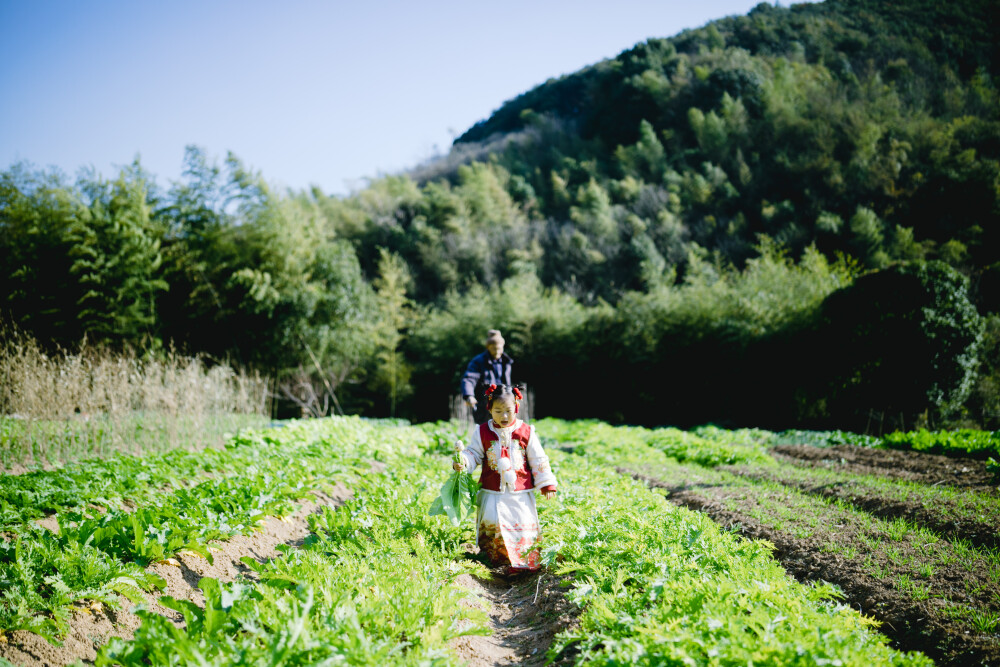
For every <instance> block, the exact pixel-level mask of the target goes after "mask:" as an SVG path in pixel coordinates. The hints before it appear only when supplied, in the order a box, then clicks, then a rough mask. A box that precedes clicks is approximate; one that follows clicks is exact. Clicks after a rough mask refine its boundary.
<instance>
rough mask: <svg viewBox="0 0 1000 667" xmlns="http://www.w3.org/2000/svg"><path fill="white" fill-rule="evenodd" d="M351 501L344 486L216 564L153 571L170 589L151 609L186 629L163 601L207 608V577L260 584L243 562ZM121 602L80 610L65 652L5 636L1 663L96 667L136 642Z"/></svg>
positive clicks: (190, 561)
mask: <svg viewBox="0 0 1000 667" xmlns="http://www.w3.org/2000/svg"><path fill="white" fill-rule="evenodd" d="M350 497H351V492H350V491H349V490H348V489H347V488H345V487H344V486H343V485H337V486H336V487H335V488H334V490H333V492H332V493H331V494H330V495H326V494H316V495H315V500H314V501H307V502H305V503H303V504H302V506H301V507H300V508H299V509H298V510H297V511H296V512H295V513H294V514H293V515H291V516H290V517H288V518H287V519H285V520H281V519H277V518H275V517H268V518H267V520H266V521H265V522H264V524H263V526H262V530H261V531H259V532H255V533H252V534H250V535H237V536H236V537H233V538H232V539H230V540H227V541H225V542H222V543H220V544H217V545H213V547H212V552H213V562H212V563H209V562H208V561H207V560H206V559H204V558H202V557H201V556H198V555H197V554H193V553H186V554H179V555H178V556H177V558H175V559H170V560H169V561H164V562H161V563H157V564H154V565H151V566H149V568H147V569H148V570H149V571H152V572H155V573H156V574H158V575H160V576H161V577H163V578H164V579H165V580H166V582H167V586H166V588H165V589H164V590H162V591H154V592H153V593H151V594H147V595H146V596H145V597H146V606H147V608H148V609H149V610H150V611H153V612H155V613H157V614H160V615H162V616H165V617H167V618H169V619H171V620H172V621H174V622H175V623H177V624H178V625H180V624H181V623H182V618H181V616H180V614H178V613H177V612H175V611H172V610H169V609H167V608H166V607H163V606H161V605H160V604H158V603H157V600H158V599H159V597H160V596H161V595H170V596H172V597H174V598H176V599H178V600H191V601H192V602H194V603H196V604H198V605H203V604H204V598H203V596H202V593H201V590H200V589H198V581H199V580H200V579H201V578H202V577H212V578H214V579H218V580H219V581H220V582H230V581H233V580H235V579H236V576H237V575H238V574H243V575H244V576H246V577H247V578H250V579H252V578H255V577H256V575H255V573H254V572H253V571H252V570H250V569H249V568H248V567H247V566H246V565H244V564H243V563H242V562H241V561H240V558H242V557H243V556H248V557H250V558H253V559H255V560H258V561H261V562H263V561H265V560H267V559H270V558H275V557H277V556H278V555H279V552H278V551H277V549H276V547H277V546H278V545H282V544H287V545H292V546H294V545H297V544H301V542H302V540H303V539H304V538H305V537H306V536H307V535H308V534H309V525H308V521H307V519H308V517H309V515H310V514H313V513H315V512H317V511H320V510H321V509H322V508H323V507H324V506H337V505H339V504H341V503H343V502H344V501H345V500H347V499H348V498H350ZM120 600H121V604H120V607H119V608H118V609H117V610H115V609H109V608H106V607H104V606H103V605H100V604H99V603H95V604H94V605H92V606H88V607H83V606H81V607H80V608H78V609H76V610H75V611H74V613H73V618H72V620H71V621H70V632H69V635H68V636H67V637H66V638H65V640H64V641H63V645H62V646H53V645H52V644H50V643H49V642H47V641H46V640H45V639H43V638H42V637H39V636H38V635H36V634H33V633H30V632H24V631H16V632H12V633H10V634H7V635H4V636H3V640H0V657H3V658H5V659H7V660H9V661H10V662H12V663H13V664H15V665H19V666H21V665H23V666H25V667H29V666H30V667H58V666H61V665H67V664H70V663H72V662H75V661H76V660H82V661H83V662H84V663H85V664H91V663H92V662H93V661H94V659H95V658H96V657H97V650H98V649H99V648H100V647H101V646H103V645H104V644H106V643H107V642H108V640H109V639H110V638H111V637H121V638H123V639H126V640H128V639H131V638H132V636H133V635H134V633H135V631H136V630H137V629H138V627H139V622H140V620H139V617H138V616H136V615H135V614H133V613H132V612H131V609H132V608H133V607H134V606H135V605H134V604H133V603H132V602H131V601H129V600H127V599H125V598H120Z"/></svg>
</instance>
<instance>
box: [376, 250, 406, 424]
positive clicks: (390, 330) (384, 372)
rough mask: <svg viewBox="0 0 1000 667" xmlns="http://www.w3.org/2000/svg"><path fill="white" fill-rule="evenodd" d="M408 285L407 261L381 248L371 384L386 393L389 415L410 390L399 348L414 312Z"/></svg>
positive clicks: (391, 415)
mask: <svg viewBox="0 0 1000 667" xmlns="http://www.w3.org/2000/svg"><path fill="white" fill-rule="evenodd" d="M409 285H410V272H409V270H408V268H407V266H406V263H405V262H404V261H403V260H402V259H401V258H400V257H399V256H398V255H395V254H393V253H391V252H389V251H388V250H386V249H385V248H380V249H379V263H378V277H377V278H376V279H375V284H374V287H375V303H376V307H377V312H378V321H377V323H376V325H375V329H374V336H375V346H376V353H375V358H376V365H375V372H374V374H373V377H372V380H371V383H370V384H371V386H372V388H374V389H376V390H382V391H385V392H386V393H387V394H388V398H389V416H390V417H395V416H396V406H397V404H398V402H399V401H400V400H401V399H403V398H405V397H406V396H408V395H409V394H410V393H411V392H412V387H411V386H410V384H409V381H410V375H411V373H412V369H411V367H410V365H409V364H408V363H407V362H406V358H405V357H404V355H403V353H402V351H401V349H400V347H401V345H402V342H403V339H404V332H405V331H406V329H408V328H409V326H410V325H411V323H412V320H413V314H414V313H413V307H412V303H411V301H410V300H409V299H408V298H407V296H406V292H407V290H408V289H409Z"/></svg>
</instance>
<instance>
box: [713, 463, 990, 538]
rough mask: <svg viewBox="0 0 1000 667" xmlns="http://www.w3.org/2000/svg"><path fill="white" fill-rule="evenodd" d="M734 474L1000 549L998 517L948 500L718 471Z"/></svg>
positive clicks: (774, 474) (758, 472)
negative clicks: (970, 511) (891, 494)
mask: <svg viewBox="0 0 1000 667" xmlns="http://www.w3.org/2000/svg"><path fill="white" fill-rule="evenodd" d="M720 469H721V470H725V471H726V472H731V473H733V474H734V475H739V476H741V477H747V478H749V479H755V480H766V481H770V482H776V483H778V484H782V485H784V486H788V487H794V488H796V489H798V490H800V491H804V492H805V493H808V494H811V495H815V496H819V497H821V498H830V499H836V500H842V501H844V502H846V503H848V504H850V505H852V506H854V507H856V508H858V509H859V510H863V511H865V512H868V513H869V514H871V515H872V516H877V517H879V518H881V519H890V520H891V519H906V520H907V521H910V522H912V523H914V524H916V525H918V526H923V527H924V528H927V529H929V530H932V531H934V532H935V533H937V534H939V535H941V536H942V537H946V538H947V539H950V540H959V539H961V540H968V541H969V543H970V544H973V545H974V546H977V547H983V548H988V549H990V548H992V549H1000V533H998V532H997V526H998V525H1000V516H997V515H996V514H994V513H990V514H982V515H970V513H969V512H968V511H963V510H962V509H961V508H960V507H959V506H958V503H957V502H956V501H955V500H953V499H949V498H936V499H935V500H934V502H933V503H927V502H921V501H918V500H908V499H899V498H893V497H890V496H889V494H888V493H880V492H878V491H876V490H873V489H871V488H866V487H863V486H861V485H860V484H857V483H855V482H852V481H851V480H850V479H842V480H838V481H826V480H801V479H793V478H791V477H790V476H787V475H785V476H782V474H781V472H780V471H772V470H769V469H765V468H762V467H754V466H723V467H721V468H720Z"/></svg>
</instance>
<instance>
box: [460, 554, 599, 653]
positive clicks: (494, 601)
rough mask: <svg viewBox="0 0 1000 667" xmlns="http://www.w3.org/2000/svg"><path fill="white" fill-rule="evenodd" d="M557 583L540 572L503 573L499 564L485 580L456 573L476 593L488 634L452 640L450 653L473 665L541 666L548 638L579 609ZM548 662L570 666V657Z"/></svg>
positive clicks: (461, 582) (549, 644) (576, 615)
mask: <svg viewBox="0 0 1000 667" xmlns="http://www.w3.org/2000/svg"><path fill="white" fill-rule="evenodd" d="M470 546H471V545H470ZM561 581H562V578H559V577H556V576H554V575H552V574H549V573H547V572H545V571H541V572H532V573H522V574H516V575H506V574H504V573H503V569H502V568H498V569H496V570H492V571H491V572H490V575H489V577H484V578H480V577H475V576H472V575H470V574H463V575H460V576H459V577H458V579H457V580H456V583H457V584H458V585H459V586H460V587H462V588H465V589H466V590H468V591H469V592H471V593H473V594H474V595H475V596H476V598H477V599H478V601H479V603H480V605H481V608H482V609H483V611H485V612H486V613H487V615H488V616H489V621H490V628H491V630H492V632H491V634H489V635H470V636H466V637H459V638H457V639H455V640H454V641H452V648H453V649H454V650H455V653H456V654H457V655H458V657H459V658H460V659H461V660H462V661H463V662H464V663H465V664H467V665H470V666H472V667H499V666H500V665H526V666H528V667H541V665H544V664H546V654H547V653H548V650H549V647H550V646H552V640H553V638H554V637H555V636H556V635H557V634H558V633H560V632H562V631H563V630H565V629H567V628H568V627H570V626H571V625H572V624H573V623H574V622H575V621H576V618H577V617H578V616H579V613H580V609H579V608H578V607H577V606H576V605H574V604H572V603H571V602H569V601H568V600H567V599H566V597H565V596H564V595H563V591H562V588H561V587H560V583H561ZM551 664H554V665H564V664H572V658H571V657H570V656H565V655H561V656H558V657H557V658H556V660H555V661H554V662H553V663H551Z"/></svg>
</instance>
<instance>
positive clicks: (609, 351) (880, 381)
mask: <svg viewBox="0 0 1000 667" xmlns="http://www.w3.org/2000/svg"><path fill="white" fill-rule="evenodd" d="M997 25H998V9H997V5H996V3H993V2H988V1H986V0H963V1H962V2H954V3H937V2H930V1H929V0H926V1H916V2H908V3H905V4H900V3H888V2H885V3H882V2H872V1H867V0H851V1H842V2H830V1H828V2H824V3H814V4H806V5H794V6H792V7H790V8H784V7H775V6H771V5H769V4H761V5H759V6H758V7H756V8H755V9H754V10H753V11H751V12H750V13H749V14H748V15H747V16H740V17H730V18H725V19H720V20H718V21H714V22H712V23H710V24H708V25H706V26H704V27H703V28H700V29H697V30H690V31H685V32H683V33H681V34H680V35H677V36H674V37H671V38H665V39H651V40H649V41H647V42H643V43H640V44H637V45H636V46H635V47H633V48H631V49H629V50H627V51H625V52H623V53H621V54H620V55H618V56H617V57H615V58H611V59H608V60H605V61H602V62H600V63H596V64H594V65H592V66H590V67H587V68H585V69H583V70H581V71H579V72H576V73H574V74H570V75H568V76H564V77H561V78H559V79H554V80H551V81H548V82H546V83H544V84H542V85H540V86H538V87H536V88H535V89H533V90H530V91H527V92H525V93H524V94H523V95H521V96H519V97H517V98H516V99H514V100H511V101H510V102H508V103H507V104H505V105H503V106H502V107H501V108H500V109H498V110H497V111H496V112H495V113H494V114H493V115H492V116H491V117H490V118H488V119H485V120H483V121H482V122H480V123H478V124H476V125H475V126H473V127H472V128H470V129H469V130H468V131H467V132H466V133H465V134H464V135H462V136H461V137H459V138H458V140H457V141H456V143H455V145H454V147H453V148H452V150H451V152H450V153H449V154H448V155H447V156H443V157H442V158H440V159H438V160H435V161H432V162H430V163H427V164H424V165H421V166H419V167H417V168H415V169H414V170H413V171H412V172H410V173H409V174H406V175H396V176H391V177H387V178H383V179H379V180H377V181H374V182H372V183H370V184H369V186H368V187H366V188H365V189H363V190H361V191H359V192H356V193H354V194H352V195H351V196H348V197H343V198H338V197H331V196H328V195H326V194H324V193H323V192H321V191H320V190H319V189H315V188H314V189H313V190H312V191H310V192H284V193H282V192H275V191H274V190H272V189H271V188H269V187H268V186H267V183H266V181H265V180H264V178H263V177H262V176H261V175H260V174H256V173H253V172H252V171H250V170H248V169H247V168H246V167H245V166H244V165H243V164H242V163H241V162H240V160H239V159H238V158H237V157H235V156H233V155H230V156H228V157H227V159H226V161H225V163H224V165H222V166H219V165H218V164H216V163H215V162H214V161H213V159H212V158H211V157H210V156H207V155H206V154H205V153H204V151H202V150H200V149H198V148H196V147H190V148H189V149H188V151H187V153H186V156H185V163H184V164H185V172H184V176H183V177H182V178H181V179H180V181H178V182H175V183H171V184H170V185H169V187H167V188H161V187H158V186H157V185H156V184H155V181H154V180H153V178H152V176H151V175H150V174H148V173H146V172H144V171H143V169H142V167H141V165H140V164H138V163H136V164H133V165H131V166H129V167H127V168H125V169H123V170H122V171H121V173H120V174H119V175H118V176H117V177H116V178H115V179H113V180H110V181H109V180H105V179H104V178H102V177H100V176H98V175H96V174H93V173H86V172H84V173H82V174H81V175H80V176H79V177H78V179H77V180H76V181H75V182H73V183H71V182H69V181H68V179H66V178H65V177H63V176H61V175H59V174H56V173H51V172H45V171H39V170H36V169H34V168H32V167H31V166H30V165H26V164H18V165H14V166H12V167H11V168H10V169H8V170H7V171H6V172H3V173H2V174H0V270H2V271H3V274H4V275H3V277H2V279H0V280H2V285H3V287H2V288H0V309H3V311H4V312H5V313H6V314H7V315H8V316H10V317H12V318H13V319H14V320H15V321H16V322H17V323H18V324H19V325H20V326H22V327H24V328H26V329H27V330H29V331H30V332H31V333H33V334H34V335H35V336H36V337H37V338H39V339H40V340H42V341H47V342H52V343H55V344H62V345H64V346H71V345H73V344H75V343H76V342H78V341H79V340H80V339H81V338H82V337H83V336H87V337H88V338H89V339H91V340H101V341H106V342H107V343H109V344H111V345H113V346H139V347H144V348H153V349H156V348H157V347H158V346H161V345H164V344H166V343H168V342H172V343H174V344H176V345H178V346H180V347H181V348H182V349H185V350H188V351H191V352H199V353H207V354H210V355H213V356H215V357H216V358H225V359H231V360H233V361H235V362H238V363H241V364H247V365H251V366H253V367H256V368H258V369H260V370H262V371H263V372H265V373H267V374H270V375H274V376H277V377H278V378H279V385H278V386H279V387H281V392H280V393H281V395H282V396H283V398H284V401H285V403H284V405H285V408H284V409H285V410H288V411H291V410H294V411H296V412H300V411H301V412H304V413H307V414H323V413H327V412H332V411H337V410H339V411H347V412H350V411H360V412H366V413H369V414H383V415H384V414H394V415H404V416H409V417H415V418H433V417H439V416H443V413H444V411H445V410H446V405H447V401H446V397H447V394H449V393H452V392H453V391H454V389H455V386H456V379H457V377H458V374H459V373H460V371H461V367H462V365H463V364H464V362H465V361H466V360H467V359H468V357H470V356H471V355H472V354H473V353H475V352H476V351H477V350H478V349H479V346H480V339H481V336H482V333H483V331H485V329H486V328H488V327H498V328H501V329H502V330H503V331H504V333H505V335H506V337H507V339H508V346H509V349H510V351H511V352H512V353H513V354H514V356H515V357H516V358H517V366H516V367H515V379H517V380H520V381H525V382H528V383H530V384H531V385H532V386H533V387H534V388H535V390H536V392H537V397H538V406H539V410H540V411H541V413H544V414H554V415H561V416H567V417H572V416H576V415H578V414H583V413H586V416H589V417H602V418H605V419H609V420H611V421H616V422H617V421H629V422H641V423H647V424H662V423H678V424H688V425H690V424H697V423H704V422H707V421H715V422H719V423H728V424H734V425H735V424H761V425H767V426H770V427H774V428H787V427H792V426H808V427H813V428H817V427H822V428H829V427H839V428H851V429H855V430H891V429H893V428H909V427H912V426H914V425H917V426H932V427H935V426H941V425H960V424H962V425H978V426H985V427H989V428H996V427H997V424H998V423H1000V370H998V369H1000V319H998V317H997V315H996V313H997V311H998V310H1000V302H998V300H997V299H998V297H997V295H998V294H1000V289H997V288H998V287H1000V256H998V253H1000V250H998V248H1000V238H998V236H997V235H998V233H1000V231H998V230H1000V224H998V223H1000V220H998V218H1000V204H998V201H1000V97H998V87H997V64H998V47H997V44H998V43H1000V40H998V35H997ZM873 334H874V335H873ZM903 341H905V343H906V344H905V345H904V344H902V342H903ZM596 378H602V380H603V389H602V391H601V395H602V399H601V400H600V401H598V404H597V405H580V404H579V401H578V400H577V394H578V392H579V391H580V390H582V388H583V387H585V386H586V385H587V384H588V383H592V382H594V380H595V379H596ZM595 411H596V412H595Z"/></svg>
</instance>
